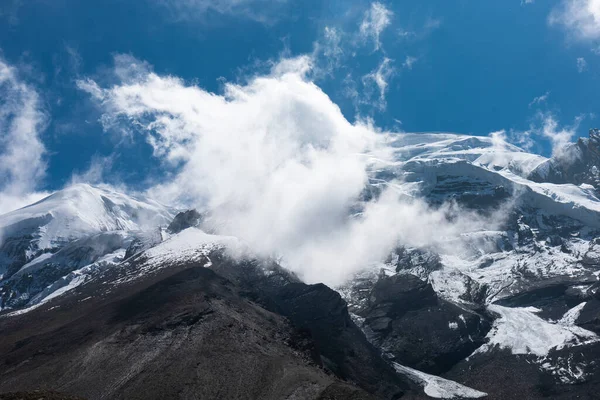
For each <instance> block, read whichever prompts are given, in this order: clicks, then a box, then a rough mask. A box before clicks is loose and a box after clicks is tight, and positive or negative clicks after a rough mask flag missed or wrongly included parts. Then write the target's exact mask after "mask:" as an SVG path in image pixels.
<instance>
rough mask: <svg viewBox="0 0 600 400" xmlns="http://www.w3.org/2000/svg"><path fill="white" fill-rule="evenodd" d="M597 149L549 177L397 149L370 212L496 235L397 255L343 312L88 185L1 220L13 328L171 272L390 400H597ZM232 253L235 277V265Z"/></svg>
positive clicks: (585, 142)
mask: <svg viewBox="0 0 600 400" xmlns="http://www.w3.org/2000/svg"><path fill="white" fill-rule="evenodd" d="M598 137H599V136H598V132H597V131H595V130H593V131H591V132H590V138H589V139H582V140H580V141H579V142H578V143H576V144H573V145H572V147H571V148H569V149H567V150H566V151H567V152H566V153H565V154H569V157H570V158H568V159H567V158H566V156H565V157H562V158H560V159H556V158H554V159H548V158H545V157H542V156H539V155H535V154H529V153H527V152H525V151H523V150H521V149H519V148H518V147H515V146H513V145H510V144H508V143H506V142H504V141H502V140H501V139H500V138H498V137H475V136H464V135H456V134H445V133H432V134H401V135H395V136H391V137H390V138H389V142H390V143H389V144H390V146H391V148H392V149H393V154H394V156H393V161H392V162H389V161H388V162H384V161H375V162H374V164H373V166H372V170H371V171H370V181H369V184H368V188H367V189H368V190H366V191H365V193H368V194H369V195H368V196H378V194H379V193H380V192H381V190H382V189H384V188H392V189H393V190H395V191H396V192H397V193H398V194H399V195H400V196H405V197H407V198H415V199H422V200H425V201H426V202H427V203H428V204H429V205H430V206H431V207H432V208H436V207H439V206H440V205H442V204H449V203H452V204H454V205H455V206H456V207H455V208H453V209H452V210H463V211H465V212H468V213H472V214H473V215H477V216H480V217H481V218H480V219H479V220H480V221H484V222H485V221H488V223H484V224H481V223H480V224H472V225H470V226H469V227H468V229H465V230H464V231H461V232H458V233H457V234H456V235H454V236H452V237H445V238H443V240H440V241H438V242H436V243H435V244H431V245H430V246H422V247H416V246H409V245H406V244H403V243H399V244H398V246H397V247H396V248H395V249H394V250H393V251H392V252H391V253H390V254H389V256H388V257H387V259H385V260H381V263H379V264H374V265H365V266H364V269H363V270H362V271H360V272H359V273H358V274H357V275H356V276H354V277H353V278H352V279H350V280H349V281H348V282H347V283H346V284H344V285H341V286H340V287H338V288H335V289H336V290H337V291H338V292H339V293H340V294H341V296H342V298H343V299H344V300H345V303H344V302H342V301H341V300H337V298H336V297H335V296H334V295H333V294H331V293H333V292H331V293H330V292H327V291H326V290H328V289H324V288H321V287H320V286H319V285H314V286H307V285H304V286H306V287H307V288H311V289H305V288H303V287H300V286H294V285H300V283H299V282H298V279H297V278H296V277H295V276H293V274H291V273H289V272H286V271H285V270H283V269H281V268H280V267H279V266H278V265H277V264H276V263H274V262H273V261H272V260H257V258H256V256H254V255H253V253H252V249H251V248H248V246H246V245H245V244H244V243H242V241H240V240H238V239H236V238H234V237H228V236H218V235H214V234H211V233H207V232H205V231H203V230H202V216H201V215H199V214H198V213H196V212H195V211H188V212H186V213H179V214H177V212H176V211H175V210H173V209H171V208H169V207H167V206H163V205H161V204H159V203H157V202H154V201H152V200H150V199H146V198H141V197H132V196H128V195H125V194H121V193H118V192H116V191H114V190H112V189H108V188H97V187H92V186H89V185H75V186H72V187H69V188H66V189H64V190H62V191H59V192H57V193H55V194H53V195H51V196H49V197H48V198H46V199H44V200H42V201H40V202H38V203H36V204H33V205H30V206H28V207H25V208H23V209H20V210H16V211H14V212H11V213H8V214H5V215H2V216H0V296H1V303H0V304H1V307H2V309H3V311H4V318H2V319H1V320H0V326H1V324H2V323H3V322H4V323H7V324H8V323H9V322H6V321H10V320H15V321H16V320H17V319H18V318H23V321H26V318H29V317H27V316H28V315H42V314H41V313H42V312H44V313H46V314H44V318H51V317H48V315H52V314H51V313H52V312H55V313H56V312H58V311H52V310H53V309H54V307H60V309H62V310H65V309H66V308H68V307H76V308H77V307H84V306H79V305H77V306H75V305H74V304H79V303H80V302H84V301H85V302H87V303H89V304H92V303H91V302H94V301H96V302H97V304H105V303H104V302H107V301H109V300H110V299H111V298H113V297H112V296H113V293H121V292H119V290H121V291H125V289H124V288H129V289H127V290H128V291H134V289H135V288H136V287H138V286H140V285H141V286H143V285H145V284H146V283H147V285H150V283H156V282H158V280H159V279H163V278H164V276H167V272H166V271H180V270H186V269H189V268H197V267H200V268H208V269H211V270H213V271H214V272H216V274H217V275H219V276H221V277H223V278H224V279H226V280H227V281H228V282H230V283H231V284H232V285H234V286H235V287H236V288H239V290H240V293H242V294H243V296H248V298H249V299H250V300H251V301H252V302H255V303H256V304H260V305H261V307H264V308H265V309H266V310H269V312H274V313H275V314H279V315H283V316H284V317H286V318H288V319H289V320H290V321H291V322H292V324H293V325H294V326H296V327H298V328H302V329H308V330H309V331H310V335H311V339H310V340H313V341H314V343H316V347H315V349H314V350H311V351H316V352H317V353H318V352H319V351H321V353H320V357H322V358H320V360H321V361H319V362H321V363H322V365H323V367H324V368H328V369H330V370H331V371H333V372H334V374H335V375H336V376H338V377H340V378H342V379H347V380H351V381H352V382H354V383H356V384H357V385H358V386H359V387H360V388H362V389H364V390H366V391H368V392H370V393H372V394H375V395H376V396H379V397H381V398H392V397H393V394H390V393H396V392H395V390H396V389H398V387H400V386H402V384H400V383H398V382H395V383H393V385H392V384H391V383H390V382H391V381H386V380H385V379H383V380H382V382H383V381H385V382H387V383H386V385H387V384H388V383H389V384H390V385H391V386H386V387H385V388H384V387H382V386H378V385H374V384H373V385H374V386H373V385H372V386H370V385H371V384H372V382H371V381H369V379H367V378H366V376H368V375H369V374H371V373H375V372H374V371H377V374H382V375H381V376H388V375H386V374H392V375H393V374H394V373H398V374H400V375H401V376H402V377H403V379H406V380H407V381H409V382H412V383H409V384H408V386H410V385H416V386H421V387H422V388H423V390H424V393H425V394H426V395H428V396H431V397H437V398H479V397H484V396H489V397H490V398H542V397H544V396H547V395H548V393H550V395H551V396H554V397H555V398H565V399H566V398H573V397H574V396H588V397H587V398H593V393H595V392H594V389H593V388H594V387H595V385H599V384H600V368H599V367H598V366H597V363H596V361H595V359H596V358H597V356H598V355H599V351H600V340H598V336H597V335H598V334H600V290H598V289H599V288H600V283H599V282H598V277H599V274H600V239H598V237H599V236H600V235H599V233H600V199H599V198H598V186H597V185H598V184H597V180H596V176H597V174H596V172H597V169H598V168H599V167H600V166H599V165H598V158H597V157H598V154H599V153H598V151H597V148H598V145H597V144H598V142H599V139H598ZM452 212H453V211H449V215H448V218H449V219H452V218H454V217H455V216H453V215H452ZM176 214H177V215H176ZM225 249H227V252H224V251H225ZM233 253H235V255H236V256H237V257H236V258H235V260H236V261H235V262H230V261H226V260H228V259H229V257H231V254H233ZM248 268H249V269H248ZM248 271H250V272H248ZM170 273H175V272H170ZM160 277H163V278H160ZM144 282H146V283H144ZM161 282H162V281H161ZM136 285H137V286H136ZM316 286H319V287H318V288H315V287H316ZM292 288H293V290H292ZM135 290H137V289H135ZM203 290H204V289H203ZM236 290H238V289H236ZM290 291H291V292H290ZM305 291H306V292H305ZM123 293H125V292H123ZM127 293H129V292H127ZM307 293H308V294H307ZM114 296H117V295H116V294H114ZM119 296H125V294H122V293H121V294H120V295H119ZM295 296H300V297H298V298H303V299H304V300H306V303H303V302H300V303H295V301H296V300H294V299H296V297H295ZM302 296H308V297H302ZM338 297H339V296H338ZM90 299H92V300H90ZM94 299H95V300H94ZM99 299H102V300H99ZM307 299H312V300H307ZM75 300H77V301H75ZM288 301H289V302H291V303H289V304H288ZM311 301H314V302H315V303H314V307H316V308H321V307H322V308H324V309H328V307H332V308H331V310H335V311H331V313H330V314H329V315H330V316H329V317H327V318H325V319H326V320H327V319H328V318H331V319H333V320H335V321H337V322H335V323H338V322H339V326H344V328H343V329H342V328H340V327H339V326H338V325H335V326H336V328H335V332H338V333H339V332H342V331H343V332H344V333H343V334H340V335H341V336H340V338H341V337H343V338H344V339H343V340H342V339H339V341H333V342H332V341H331V340H334V339H332V337H334V338H337V337H338V336H336V335H337V333H336V334H335V335H333V336H331V335H332V334H331V332H330V331H327V329H333V328H331V326H329V325H327V326H323V325H322V324H323V323H324V322H323V321H321V320H319V321H320V322H319V323H316V322H314V321H313V320H312V319H311V318H310V317H309V316H306V315H305V314H303V312H304V311H299V310H301V308H302V307H301V305H303V306H306V305H308V304H313V303H311ZM292 303H293V304H295V306H294V307H296V308H293V307H292V308H289V309H288V308H286V307H291V306H290V304H292ZM136 304H138V303H136ZM253 304H254V303H253ZM299 304H301V305H299ZM346 304H347V307H348V311H349V313H348V312H346V308H345V307H346ZM138 306H139V304H138ZM138 306H136V307H138ZM90 307H91V305H90ZM286 310H287V311H286ZM64 312H66V311H64ZM151 312H152V311H151V310H149V311H147V313H149V314H148V315H151ZM35 313H37V314H35ZM57 315H58V314H57ZM145 315H146V314H145ZM346 317H347V319H348V321H349V320H350V318H352V321H354V324H356V326H358V328H360V331H361V332H362V333H358V332H359V331H358V330H356V331H352V332H350V331H348V332H346V331H345V330H344V329H354V328H348V326H349V325H348V324H351V323H350V322H347V321H346ZM186 318H187V317H186ZM336 318H339V321H338V320H336ZM186 321H187V320H186ZM194 321H195V322H193V323H192V325H193V324H196V323H197V322H198V321H200V319H198V320H194ZM311 321H312V322H311ZM13 323H15V324H17V325H18V324H19V322H13ZM331 323H332V324H333V323H334V322H331ZM352 326H353V325H352ZM161 329H162V328H161ZM325 331H327V332H328V333H327V334H325V333H324V332H325ZM0 334H2V333H1V332H0ZM357 335H364V337H363V336H361V338H359V337H358V336H357ZM349 338H352V339H349ZM364 338H366V339H364ZM307 340H308V339H307ZM335 340H337V339H335ZM363 340H364V343H363ZM367 340H368V343H369V344H366V343H367V342H366V341H367ZM348 341H349V342H348ZM342 343H343V346H350V347H352V346H359V347H360V346H374V348H375V349H376V350H377V352H379V353H378V354H379V355H378V356H377V357H381V360H382V361H381V362H382V363H383V364H379V363H380V361H373V360H375V359H374V358H373V357H375V356H374V355H369V360H371V361H369V362H367V361H365V359H363V358H361V361H360V363H364V365H365V367H364V368H365V370H364V371H363V372H364V376H362V375H361V371H360V368H358V367H356V364H355V362H356V359H354V358H353V357H355V356H356V354H358V353H360V354H361V356H360V357H363V356H365V354H367V353H368V354H371V353H369V352H368V351H366V350H364V349H366V348H367V347H364V348H363V347H360V348H361V349H363V350H360V351H358V350H357V352H358V353H353V354H355V355H348V354H346V352H345V351H341V350H340V352H337V350H339V349H337V347H335V346H341V345H342ZM348 343H351V344H348ZM323 346H325V347H327V346H329V347H327V348H331V351H332V352H333V353H332V354H329V353H328V354H327V355H325V354H324V353H323V351H325V350H323V348H324V347H323ZM352 348H354V347H352ZM369 348H370V347H369ZM0 350H1V349H0ZM369 351H370V350H369ZM342 353H343V354H345V355H344V356H341V355H340V354H342ZM330 357H333V359H331V358H330ZM336 357H341V358H339V359H338V358H336ZM356 357H359V356H356ZM360 357H359V358H360ZM332 360H333V361H332ZM352 360H354V361H352ZM355 368H358V369H355ZM394 371H395V372H394ZM392 375H390V376H392ZM15 379H16V378H15ZM386 379H387V378H386ZM390 379H392V380H393V379H395V378H390ZM503 380H504V382H505V381H508V380H510V381H511V382H512V385H505V384H504V383H502V382H503ZM123 384H124V383H123ZM575 384H577V385H575ZM394 385H396V386H394ZM398 385H399V386H398ZM0 386H1V385H0ZM17 386H18V385H17ZM392 386H393V387H394V388H396V389H393V390H392V389H390V387H392ZM405 389H406V388H405ZM405 389H403V390H405ZM406 390H408V392H410V391H411V390H412V389H406ZM86 393H87V392H86ZM511 396H520V397H511ZM589 396H592V397H589ZM307 398H310V397H307Z"/></svg>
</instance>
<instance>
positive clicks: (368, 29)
mask: <svg viewBox="0 0 600 400" xmlns="http://www.w3.org/2000/svg"><path fill="white" fill-rule="evenodd" d="M393 15H394V13H393V12H392V11H391V10H389V9H388V8H387V7H386V6H385V5H383V4H382V3H379V2H374V3H371V7H370V8H369V9H368V10H367V11H365V15H364V18H363V20H362V22H361V24H360V31H359V32H360V37H361V38H362V40H363V41H365V42H366V41H372V42H373V46H374V50H379V49H380V48H381V40H380V36H381V33H382V32H383V31H384V30H385V28H387V27H388V26H389V25H390V24H391V22H392V17H393Z"/></svg>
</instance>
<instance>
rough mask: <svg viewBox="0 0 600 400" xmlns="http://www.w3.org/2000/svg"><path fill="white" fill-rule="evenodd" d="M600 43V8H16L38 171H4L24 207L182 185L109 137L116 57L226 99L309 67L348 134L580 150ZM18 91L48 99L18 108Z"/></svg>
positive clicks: (10, 12) (13, 44) (17, 53)
mask: <svg viewBox="0 0 600 400" xmlns="http://www.w3.org/2000/svg"><path fill="white" fill-rule="evenodd" d="M599 39H600V2H599V1H597V0H547V1H541V0H537V1H530V0H504V1H480V0H454V1H449V0H426V1H418V2H417V1H407V0H399V1H393V2H390V1H388V2H385V1H381V2H369V1H341V0H333V1H327V0H324V1H317V0H309V1H295V0H278V1H266V0H235V1H234V0H224V1H222V2H213V1H207V0H140V1H126V0H102V1H95V0H90V1H75V0H52V1H51V0H30V1H27V2H23V1H20V0H5V1H3V2H2V3H1V4H0V62H2V64H3V65H4V66H5V67H6V68H9V70H10V71H11V73H10V78H6V79H8V80H6V81H5V85H4V86H3V87H0V99H1V98H2V97H4V99H2V100H3V101H2V102H0V110H1V111H3V113H4V115H8V117H3V118H5V119H4V120H2V124H1V125H0V135H1V136H0V137H2V142H0V146H4V147H5V149H4V151H3V149H2V148H1V147H0V154H2V153H4V160H15V158H14V157H16V156H15V155H14V154H12V153H14V151H12V153H11V151H9V150H10V143H13V144H14V143H18V141H15V138H16V137H17V135H18V134H20V133H19V132H25V131H21V130H15V131H14V132H12V131H10V128H9V127H8V126H9V122H10V121H11V118H16V117H15V115H18V113H19V112H20V109H21V108H23V105H24V104H30V105H32V107H33V108H34V109H35V110H36V111H38V113H37V114H35V118H37V119H36V120H35V121H34V124H33V128H31V129H32V132H29V133H27V132H25V133H23V135H25V136H24V137H26V139H27V140H21V142H23V143H28V144H29V145H30V144H31V143H33V146H32V147H30V148H25V147H23V146H21V145H20V144H19V145H18V146H17V145H14V146H13V147H14V148H13V150H14V149H17V148H18V149H22V150H23V151H24V152H25V153H27V154H26V156H27V157H20V158H19V157H17V159H18V160H20V161H19V162H22V163H23V165H28V166H31V171H27V173H23V174H21V175H22V176H20V175H19V174H17V173H15V171H14V170H13V171H10V170H9V169H7V168H6V167H5V168H4V170H1V169H0V174H4V177H3V179H2V181H0V184H3V185H4V187H5V188H6V187H8V186H11V185H12V186H11V187H13V191H14V196H13V197H18V196H19V195H24V194H27V193H28V191H48V190H55V189H57V188H60V187H62V186H63V185H65V184H67V183H68V182H70V181H72V180H73V179H74V175H75V179H88V180H100V179H101V180H103V181H108V182H110V183H113V184H115V183H118V184H124V185H127V186H129V187H134V188H139V189H143V188H144V186H148V185H149V184H150V183H153V182H155V181H157V180H160V179H165V177H168V176H169V173H171V172H172V170H173V168H176V166H175V167H174V166H173V165H170V166H169V167H168V168H167V167H165V165H164V162H161V161H160V160H157V155H156V151H155V150H156V149H155V148H153V146H152V145H151V144H149V143H148V138H147V137H143V136H139V135H137V134H135V133H131V132H130V133H131V134H123V129H120V130H119V132H117V129H115V128H114V126H113V127H110V126H108V125H107V119H106V114H105V112H104V111H105V110H102V108H101V107H99V106H98V99H94V98H93V96H90V91H89V90H83V89H82V84H81V83H82V82H87V81H88V80H93V82H95V83H96V84H98V85H99V87H102V88H107V87H110V86H111V85H116V84H118V81H119V79H121V80H122V76H121V78H118V75H119V74H118V67H119V65H118V63H115V59H120V60H121V61H123V60H125V62H129V63H131V62H134V63H137V65H142V66H143V68H144V69H145V70H152V71H154V72H155V73H156V74H158V75H160V76H174V77H178V78H180V79H182V81H183V82H185V83H186V84H188V85H197V86H199V87H200V88H202V89H203V90H205V91H207V92H214V93H218V94H220V93H222V92H223V90H224V86H225V84H226V83H227V82H229V83H243V82H246V81H248V79H249V78H250V77H253V76H256V75H257V74H263V73H267V71H268V70H269V69H270V68H272V66H273V65H274V64H276V63H277V62H278V61H280V60H282V59H293V58H294V57H298V56H301V55H307V56H309V57H311V60H312V63H313V69H312V71H311V74H310V77H309V79H310V80H311V81H312V82H314V83H315V84H316V85H317V86H318V87H320V88H321V89H322V90H323V91H324V92H325V93H326V94H327V95H328V96H329V97H330V99H331V101H332V102H333V103H335V104H337V105H338V106H339V107H340V109H341V111H342V113H343V115H344V116H345V117H346V119H347V120H348V121H350V122H354V121H357V120H362V121H365V120H369V121H372V122H371V123H372V124H373V125H375V126H376V127H378V128H379V129H382V130H397V131H408V132H421V131H446V132H458V133H465V134H473V135H488V134H489V133H490V132H494V131H499V130H504V131H505V135H506V137H507V138H508V139H509V140H511V141H513V142H515V143H519V144H521V145H523V146H527V147H529V148H531V150H532V151H535V152H539V153H542V154H544V155H550V154H551V152H552V145H553V144H555V142H556V141H555V139H554V138H555V136H556V137H558V136H560V140H564V138H565V137H568V138H572V139H573V140H574V139H576V137H577V136H586V135H587V130H588V129H589V128H590V127H594V126H597V125H598V120H597V118H596V116H595V113H597V106H598V95H597V93H599V92H600V81H599V78H598V73H597V65H598V60H599V57H600V55H599V54H597V53H598V49H599V47H598V44H599V43H600V42H599ZM119 57H120V58H119ZM127 60H129V61H127ZM131 60H135V61H131ZM128 73H131V72H128ZM0 76H1V75H0ZM7 76H8V75H7ZM6 82H8V83H6ZM11 85H12V86H11ZM11 87H12V88H13V89H10V88H11ZM15 87H18V88H21V89H19V90H20V91H19V93H21V95H22V96H25V97H27V96H26V95H27V94H31V93H35V95H36V96H37V98H36V99H35V101H34V100H31V98H30V97H27V99H29V100H31V101H30V103H26V100H23V102H22V104H21V103H18V102H17V103H18V104H16V105H15V104H10V103H11V102H10V101H9V100H10V99H11V98H13V97H11V96H13V95H14V88H15ZM25 97H24V98H25ZM29 100H27V101H29ZM2 107H3V109H2ZM0 115H2V113H0ZM103 116H104V117H103ZM549 121H550V122H552V123H553V124H554V125H552V124H548V122H549ZM103 122H104V123H103ZM120 128H122V127H121V126H120ZM131 129H133V128H131ZM11 132H12V133H11ZM27 135H29V136H27ZM21 139H22V138H21ZM11 140H13V142H10V141H11ZM557 140H558V139H557ZM19 143H20V142H19ZM19 146H21V147H19ZM8 153H11V154H12V155H11V157H13V158H10V157H8V156H6V154H8ZM162 161H164V160H162ZM15 165H17V164H15Z"/></svg>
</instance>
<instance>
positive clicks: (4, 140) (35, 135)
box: [0, 59, 48, 214]
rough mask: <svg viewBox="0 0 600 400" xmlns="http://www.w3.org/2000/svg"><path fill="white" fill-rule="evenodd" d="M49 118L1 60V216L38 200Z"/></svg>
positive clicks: (32, 93) (29, 89) (31, 90)
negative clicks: (45, 133) (43, 137)
mask: <svg viewBox="0 0 600 400" xmlns="http://www.w3.org/2000/svg"><path fill="white" fill-rule="evenodd" d="M47 122H48V117H47V115H46V112H45V111H44V108H43V106H42V104H41V101H40V98H39V95H38V93H37V92H36V90H35V89H34V88H33V87H32V86H30V85H28V84H27V83H25V82H24V81H23V80H22V79H21V78H20V77H19V73H18V71H17V69H16V68H15V67H13V66H11V65H9V64H8V63H7V62H6V61H4V60H2V59H0V177H1V179H0V214H2V213H6V212H9V211H12V210H14V209H17V208H20V207H22V206H25V205H27V204H29V203H32V202H34V201H36V200H39V199H40V198H41V197H42V196H44V195H45V194H46V193H40V192H36V188H37V187H38V185H39V183H40V181H41V180H42V179H43V178H44V175H45V172H46V163H45V161H44V156H45V154H46V148H45V146H44V144H43V142H42V140H41V138H40V135H41V134H42V132H43V131H44V130H45V128H46V125H47Z"/></svg>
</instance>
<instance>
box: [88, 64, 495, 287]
mask: <svg viewBox="0 0 600 400" xmlns="http://www.w3.org/2000/svg"><path fill="white" fill-rule="evenodd" d="M116 61H117V63H118V64H120V65H117V66H116V68H115V69H116V70H118V71H121V72H122V71H123V70H124V69H126V68H127V63H130V64H131V65H132V68H133V69H134V70H136V71H138V72H139V70H138V69H137V67H136V66H138V65H140V64H141V63H140V62H139V61H135V60H133V59H132V58H127V57H125V58H121V59H117V60H116ZM311 68H312V63H311V59H310V57H309V56H302V57H298V58H293V59H283V60H280V62H279V63H277V64H275V65H274V67H273V69H272V71H271V72H270V73H268V74H266V75H263V76H254V77H252V78H251V79H249V80H248V83H245V84H233V83H227V84H226V85H225V87H224V92H223V93H222V94H216V93H211V92H208V91H206V90H204V89H202V88H200V87H198V86H194V85H189V84H186V82H184V81H182V80H181V79H179V78H176V77H173V76H163V75H159V74H156V73H154V72H152V71H148V72H146V73H143V74H139V73H132V74H122V76H125V77H126V79H124V80H122V81H121V82H120V83H118V84H116V85H114V86H110V87H101V86H99V85H98V84H97V82H95V81H93V80H90V79H87V80H82V81H79V82H78V85H79V87H80V88H81V89H82V90H84V91H86V92H88V93H89V94H90V95H91V96H92V98H94V99H95V100H96V101H97V102H98V105H99V106H100V107H101V109H102V111H103V113H104V115H105V118H106V119H110V120H112V121H113V123H112V124H111V125H110V127H111V129H114V128H115V127H117V126H118V124H122V125H123V127H124V128H125V129H126V130H130V129H136V130H137V133H138V134H140V135H143V137H145V138H146V140H147V141H148V143H150V144H151V145H152V146H153V148H154V154H155V156H156V158H157V159H158V160H160V162H162V163H164V165H165V166H166V167H170V168H172V169H171V171H172V173H171V174H170V175H169V176H171V178H170V179H169V181H166V182H162V183H159V184H156V185H154V186H152V187H150V188H149V189H148V193H149V194H150V195H151V196H152V197H155V198H157V199H158V200H160V201H163V202H165V203H168V204H178V205H181V206H185V207H196V208H198V209H200V210H201V211H204V212H207V213H208V215H209V217H208V218H207V224H209V225H210V227H211V229H213V230H215V231H216V232H219V233H221V234H227V235H233V236H236V237H238V238H240V239H242V240H243V241H244V242H246V243H248V244H249V245H250V247H251V248H252V249H253V250H254V251H256V252H257V253H258V254H259V255H263V256H273V255H275V256H276V257H278V258H281V260H282V263H283V264H284V265H285V266H286V267H288V268H290V269H291V270H293V271H295V272H296V273H297V274H298V275H299V276H300V277H302V278H303V279H305V280H306V281H308V282H325V283H327V284H331V285H337V284H340V283H342V282H344V280H345V279H347V278H348V277H349V276H351V274H353V273H354V272H356V271H357V270H358V269H359V268H362V267H364V266H365V265H369V264H370V263H374V262H377V261H380V260H381V259H383V258H384V257H385V256H386V255H387V254H389V251H391V249H392V248H393V247H394V246H395V245H396V244H397V243H398V241H401V242H403V243H405V244H407V245H412V246H435V245H437V244H438V243H441V242H442V241H443V240H444V238H448V237H456V236H457V235H458V234H459V233H460V232H467V231H469V230H470V229H473V228H474V226H482V225H481V224H484V223H485V224H489V225H493V223H492V222H490V221H489V220H486V221H482V220H481V217H474V216H472V215H469V214H466V213H465V214H460V215H459V216H458V217H457V218H456V219H455V220H454V221H453V222H452V223H449V222H447V219H446V216H447V214H446V212H447V211H448V210H447V209H439V210H432V209H430V208H429V207H428V205H427V204H426V203H425V202H423V201H420V200H417V199H412V198H411V199H408V198H402V197H399V195H398V194H397V193H395V192H393V191H392V190H391V189H388V190H384V192H383V193H382V194H381V196H380V197H379V198H378V199H375V200H369V201H365V200H360V199H361V193H362V191H363V190H364V188H365V185H366V184H367V183H368V180H369V171H370V169H371V168H374V167H376V165H379V164H378V163H381V162H383V161H382V160H390V157H391V152H392V149H391V147H389V146H388V145H387V140H389V135H388V134H386V133H382V132H379V131H378V130H377V129H376V128H375V127H374V126H372V125H371V124H370V123H368V122H360V121H359V122H356V123H351V122H349V121H348V120H347V119H346V118H345V117H344V116H343V114H342V113H341V111H340V109H339V107H338V106H337V105H336V104H334V103H333V102H332V101H331V100H330V98H329V97H328V96H327V95H326V94H325V93H324V92H323V91H322V90H321V89H320V88H319V87H318V86H317V85H316V84H315V83H314V82H312V81H311V80H310V79H309V78H308V76H309V72H310V70H311ZM356 207H359V208H360V209H361V210H362V212H361V213H360V214H359V215H357V216H355V217H353V218H349V213H350V210H351V209H356Z"/></svg>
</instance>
